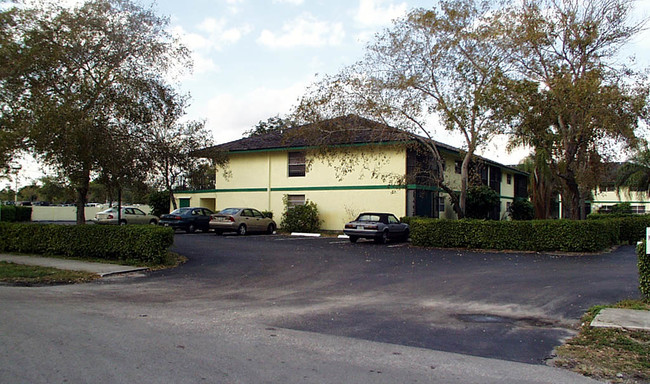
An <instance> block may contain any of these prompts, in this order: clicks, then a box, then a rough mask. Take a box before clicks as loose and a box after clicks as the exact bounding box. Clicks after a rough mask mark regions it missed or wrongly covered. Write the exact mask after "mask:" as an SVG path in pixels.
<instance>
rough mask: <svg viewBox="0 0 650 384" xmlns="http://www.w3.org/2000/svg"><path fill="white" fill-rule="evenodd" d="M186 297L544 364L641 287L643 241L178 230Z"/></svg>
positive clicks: (327, 330) (329, 328) (179, 279)
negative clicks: (555, 246) (566, 249)
mask: <svg viewBox="0 0 650 384" xmlns="http://www.w3.org/2000/svg"><path fill="white" fill-rule="evenodd" d="M175 250H176V251H177V252H179V253H180V254H183V255H185V256H187V257H188V259H189V260H188V262H187V263H186V264H185V265H183V266H182V267H181V268H178V269H176V270H171V271H163V272H158V273H155V274H154V275H153V276H152V277H153V278H154V279H162V280H164V281H167V282H169V283H170V284H183V282H188V283H189V282H190V281H191V284H188V285H187V287H186V288H187V289H185V290H184V291H183V293H181V296H185V295H188V296H192V297H209V298H210V301H211V303H212V304H213V305H215V306H216V307H217V308H219V307H223V308H230V309H232V308H233V307H236V308H241V313H245V314H246V316H248V317H252V318H254V319H255V321H258V322H260V323H263V324H265V325H266V326H268V327H271V328H275V327H277V328H286V329H293V330H301V331H310V332H316V333H322V334H329V335H337V336H346V337H352V338H357V339H364V340H371V341H380V342H386V343H392V344H399V345H406V346H415V347H422V348H428V349H434V350H440V351H448V352H458V353H463V354H470V355H475V356H483V357H491V358H498V359H504V360H511V361H520V362H526V363H532V364H542V363H544V361H545V360H546V359H548V358H549V357H551V354H552V350H553V348H554V347H555V346H557V345H559V344H560V343H561V341H562V340H563V339H564V338H566V337H570V336H571V335H573V334H574V330H575V328H576V327H577V325H578V324H579V318H580V316H581V315H582V314H583V313H584V312H585V311H586V310H587V309H588V308H589V307H590V306H592V305H596V304H603V303H612V302H616V301H618V300H622V299H625V298H636V297H638V290H637V286H638V276H637V269H636V255H635V253H634V249H633V247H631V246H624V247H621V248H619V249H617V250H615V251H613V252H611V253H604V254H598V255H551V254H535V253H511V252H474V251H467V250H438V249H422V248H417V247H412V246H411V245H410V244H408V243H388V244H385V245H381V244H374V243H372V242H367V241H363V240H360V241H359V242H358V243H356V244H351V243H350V242H348V241H347V240H345V239H337V238H303V237H290V236H280V235H273V236H244V237H242V236H234V235H233V236H214V235H213V234H193V235H185V234H177V235H176V237H175Z"/></svg>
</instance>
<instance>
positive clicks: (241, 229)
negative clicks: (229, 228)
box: [237, 224, 246, 236]
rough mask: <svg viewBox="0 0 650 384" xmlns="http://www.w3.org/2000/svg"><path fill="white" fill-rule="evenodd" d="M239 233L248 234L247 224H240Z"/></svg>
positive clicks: (240, 234) (241, 234)
mask: <svg viewBox="0 0 650 384" xmlns="http://www.w3.org/2000/svg"><path fill="white" fill-rule="evenodd" d="M237 234H238V235H239V236H244V235H246V226H245V225H244V224H242V225H240V226H239V228H237Z"/></svg>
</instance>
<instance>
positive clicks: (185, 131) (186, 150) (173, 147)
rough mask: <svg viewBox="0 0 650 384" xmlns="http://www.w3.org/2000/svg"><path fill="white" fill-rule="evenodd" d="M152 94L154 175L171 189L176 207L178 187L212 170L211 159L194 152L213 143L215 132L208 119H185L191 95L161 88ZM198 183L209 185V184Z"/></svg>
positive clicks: (149, 144)
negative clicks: (175, 193)
mask: <svg viewBox="0 0 650 384" xmlns="http://www.w3.org/2000/svg"><path fill="white" fill-rule="evenodd" d="M150 96H151V98H150V103H151V105H152V106H153V107H152V111H153V114H152V117H153V118H152V123H151V127H150V128H151V129H150V130H149V131H148V137H147V138H146V140H145V141H146V143H147V145H146V150H147V152H148V153H149V156H150V161H151V165H152V172H151V174H150V177H151V178H152V179H153V180H152V181H153V183H154V184H155V185H157V186H159V187H161V188H162V189H164V190H165V191H167V194H168V196H169V200H170V201H171V203H172V206H173V208H174V209H176V208H177V204H176V199H175V198H174V188H175V187H177V186H179V185H182V184H185V185H187V183H188V181H190V180H191V181H196V180H197V179H198V177H197V173H199V172H201V171H209V168H210V167H209V161H208V162H207V163H206V160H205V159H200V158H197V157H194V156H192V155H191V154H192V152H193V151H196V150H198V149H201V148H206V147H209V146H210V145H212V137H211V136H212V135H211V134H210V132H209V131H208V130H207V129H206V128H205V122H203V121H184V120H183V117H184V116H185V108H186V105H187V97H184V96H182V95H179V94H178V93H177V92H176V91H175V90H174V89H173V88H171V87H166V86H165V87H157V88H156V89H155V91H154V92H152V93H151V95H150ZM214 161H217V162H218V160H214ZM213 172H215V171H213ZM198 184H203V185H201V186H205V183H201V182H199V183H198ZM212 188H214V183H212Z"/></svg>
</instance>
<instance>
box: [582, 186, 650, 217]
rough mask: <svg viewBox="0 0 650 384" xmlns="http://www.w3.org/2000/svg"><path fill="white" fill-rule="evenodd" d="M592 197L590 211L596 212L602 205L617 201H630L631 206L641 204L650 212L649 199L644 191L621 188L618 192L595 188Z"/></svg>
mask: <svg viewBox="0 0 650 384" xmlns="http://www.w3.org/2000/svg"><path fill="white" fill-rule="evenodd" d="M593 197H594V199H593V200H592V203H591V210H592V212H597V211H598V209H599V208H601V207H603V206H611V205H614V204H618V203H630V205H631V206H633V207H634V206H637V207H639V206H642V207H645V209H644V210H645V212H650V199H649V198H648V195H647V193H646V192H628V191H627V190H626V189H621V191H620V192H619V193H616V191H601V190H596V191H595V192H594V196H593Z"/></svg>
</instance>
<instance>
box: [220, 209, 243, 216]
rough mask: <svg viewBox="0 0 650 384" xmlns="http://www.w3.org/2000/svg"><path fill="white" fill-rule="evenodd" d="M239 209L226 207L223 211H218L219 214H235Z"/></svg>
mask: <svg viewBox="0 0 650 384" xmlns="http://www.w3.org/2000/svg"><path fill="white" fill-rule="evenodd" d="M239 211H241V209H239V208H226V209H224V210H223V211H220V212H219V214H221V215H236V214H237V213H238V212H239Z"/></svg>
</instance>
